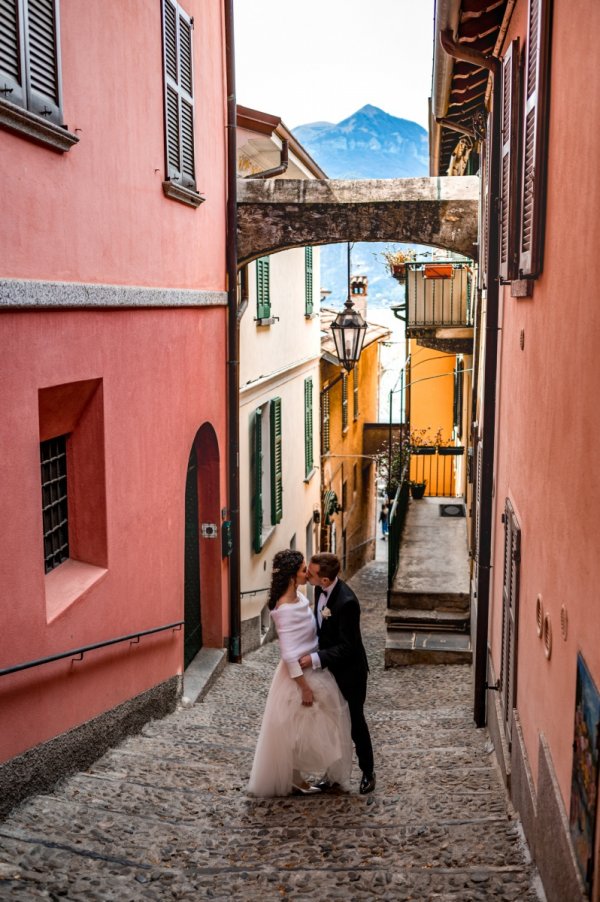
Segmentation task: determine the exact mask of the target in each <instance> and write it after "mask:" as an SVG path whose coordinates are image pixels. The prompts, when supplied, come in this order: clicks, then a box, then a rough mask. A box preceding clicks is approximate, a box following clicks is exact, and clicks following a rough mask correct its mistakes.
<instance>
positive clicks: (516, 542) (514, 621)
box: [500, 498, 521, 748]
mask: <svg viewBox="0 0 600 902" xmlns="http://www.w3.org/2000/svg"><path fill="white" fill-rule="evenodd" d="M502 519H503V521H504V579H503V586H502V661H501V667H500V701H501V704H502V711H503V715H504V729H505V732H506V738H507V741H508V745H509V748H510V744H511V733H512V712H513V708H514V707H515V705H516V703H517V641H518V634H517V630H518V623H519V580H520V567H521V529H520V526H519V524H518V522H517V518H516V516H515V512H514V510H513V507H512V505H511V503H510V501H509V500H508V498H507V499H506V502H505V507H504V514H503V516H502Z"/></svg>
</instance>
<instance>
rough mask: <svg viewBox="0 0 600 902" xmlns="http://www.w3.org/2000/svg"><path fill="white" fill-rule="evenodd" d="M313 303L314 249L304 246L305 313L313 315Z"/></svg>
mask: <svg viewBox="0 0 600 902" xmlns="http://www.w3.org/2000/svg"><path fill="white" fill-rule="evenodd" d="M313 309H314V305H313V249H312V247H305V248H304V315H305V316H312V313H313Z"/></svg>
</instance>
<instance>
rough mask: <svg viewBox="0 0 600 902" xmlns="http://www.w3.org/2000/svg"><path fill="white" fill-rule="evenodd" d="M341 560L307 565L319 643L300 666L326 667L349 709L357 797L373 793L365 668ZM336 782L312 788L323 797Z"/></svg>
mask: <svg viewBox="0 0 600 902" xmlns="http://www.w3.org/2000/svg"><path fill="white" fill-rule="evenodd" d="M339 572H340V559H339V558H338V557H337V556H336V555H335V554H329V553H327V552H322V553H321V554H314V555H313V556H312V557H311V559H310V562H309V565H308V580H309V582H310V583H312V585H314V586H316V591H315V619H316V622H317V633H318V638H319V648H318V651H313V652H312V653H307V654H304V655H303V656H302V657H301V658H300V666H301V667H302V668H303V669H304V670H305V672H308V673H310V670H308V671H307V670H306V669H307V668H312V670H313V673H318V672H319V670H320V668H323V667H327V668H328V669H329V670H330V671H331V673H332V674H333V675H334V677H335V678H336V680H337V684H338V686H339V687H340V690H341V692H342V695H343V696H344V698H345V699H346V701H347V702H348V707H349V708H350V721H351V724H352V740H353V742H354V746H355V748H356V755H357V757H358V764H359V767H360V769H361V770H362V779H361V781H360V787H359V792H360V793H361V794H362V795H365V793H368V792H373V790H374V789H375V771H374V764H373V747H372V745H371V736H370V734H369V728H368V726H367V722H366V720H365V715H364V711H363V708H364V704H365V699H366V695H367V674H368V672H369V664H368V662H367V653H366V652H365V648H364V645H363V642H362V637H361V634H360V605H359V603H358V598H357V597H356V595H355V594H354V592H353V591H352V589H351V588H350V586H348V585H347V584H346V583H345V582H344V581H343V580H341V579H339V578H338V573H339ZM335 782H337V781H336V780H335V777H334V776H333V775H332V774H331V772H330V771H328V772H327V773H326V777H325V779H324V780H322V781H321V782H320V783H319V784H317V785H318V786H319V787H320V788H321V789H322V790H323V791H327V790H328V789H330V788H333V784H335Z"/></svg>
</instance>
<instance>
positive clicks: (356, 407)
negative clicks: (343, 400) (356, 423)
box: [352, 360, 359, 420]
mask: <svg viewBox="0 0 600 902" xmlns="http://www.w3.org/2000/svg"><path fill="white" fill-rule="evenodd" d="M352 380H353V381H352V400H353V415H354V419H355V420H358V414H359V403H358V360H357V361H356V363H355V364H354V369H353V371H352Z"/></svg>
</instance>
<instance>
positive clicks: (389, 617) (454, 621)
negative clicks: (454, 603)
mask: <svg viewBox="0 0 600 902" xmlns="http://www.w3.org/2000/svg"><path fill="white" fill-rule="evenodd" d="M385 622H386V626H387V628H388V630H427V631H428V632H429V631H432V630H444V631H446V632H459V633H467V632H468V631H469V624H470V616H469V612H468V611H437V610H436V611H422V610H418V609H414V608H403V609H401V610H396V611H390V612H388V613H387V614H386V615H385Z"/></svg>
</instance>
